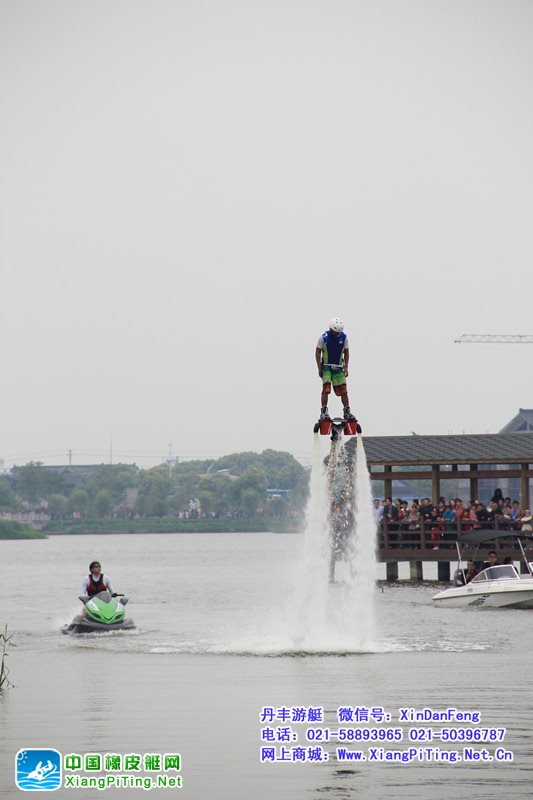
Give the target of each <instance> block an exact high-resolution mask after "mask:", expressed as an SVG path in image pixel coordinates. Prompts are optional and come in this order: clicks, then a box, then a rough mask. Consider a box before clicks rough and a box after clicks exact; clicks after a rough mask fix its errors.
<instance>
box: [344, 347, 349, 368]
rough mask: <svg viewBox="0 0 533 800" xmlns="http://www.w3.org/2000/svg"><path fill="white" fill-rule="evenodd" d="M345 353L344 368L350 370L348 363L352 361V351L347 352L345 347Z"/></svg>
mask: <svg viewBox="0 0 533 800" xmlns="http://www.w3.org/2000/svg"><path fill="white" fill-rule="evenodd" d="M343 353H344V368H345V369H348V362H349V360H350V351H349V350H347V349H346V347H345V348H344V350H343Z"/></svg>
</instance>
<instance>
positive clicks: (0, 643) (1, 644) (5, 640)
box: [0, 625, 14, 690]
mask: <svg viewBox="0 0 533 800" xmlns="http://www.w3.org/2000/svg"><path fill="white" fill-rule="evenodd" d="M13 636H14V634H13V633H8V632H7V625H6V626H5V628H4V632H3V633H0V648H1V653H2V659H1V660H0V690H1V689H2V688H3V687H4V686H5V687H6V689H7V688H8V687H9V686H13V684H12V683H11V681H10V680H9V678H8V677H7V676H8V675H9V669H8V668H7V666H6V658H7V647H8V644H9V642H10V640H11V639H12V638H13Z"/></svg>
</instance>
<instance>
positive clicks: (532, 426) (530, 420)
mask: <svg viewBox="0 0 533 800" xmlns="http://www.w3.org/2000/svg"><path fill="white" fill-rule="evenodd" d="M532 431H533V408H519V409H518V414H517V415H516V417H513V418H512V420H511V421H510V422H508V423H507V425H505V427H503V428H502V429H501V431H500V433H531V432H532Z"/></svg>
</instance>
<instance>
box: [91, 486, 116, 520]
mask: <svg viewBox="0 0 533 800" xmlns="http://www.w3.org/2000/svg"><path fill="white" fill-rule="evenodd" d="M94 510H95V513H96V516H97V517H100V518H102V517H109V516H110V515H111V512H112V511H113V496H112V494H111V492H110V491H109V490H108V489H100V491H99V492H98V493H97V494H96V497H95V498H94Z"/></svg>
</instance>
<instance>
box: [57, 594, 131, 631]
mask: <svg viewBox="0 0 533 800" xmlns="http://www.w3.org/2000/svg"><path fill="white" fill-rule="evenodd" d="M80 600H81V602H82V603H83V604H84V606H85V614H79V615H78V616H77V617H74V619H73V620H72V622H71V623H70V625H64V626H63V627H62V628H61V630H62V632H63V633H106V632H107V631H131V630H133V628H135V623H134V622H133V620H132V619H126V608H125V606H126V603H127V602H128V598H127V597H124V595H123V594H116V593H115V592H113V594H111V593H110V592H108V591H107V590H106V591H105V592H99V594H95V595H93V596H92V597H87V596H86V595H80Z"/></svg>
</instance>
